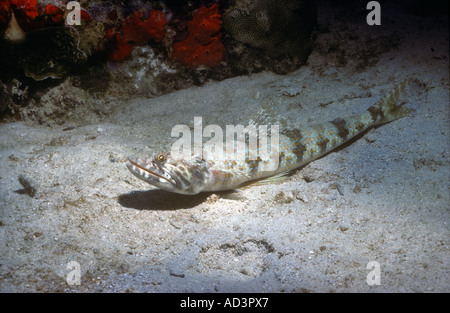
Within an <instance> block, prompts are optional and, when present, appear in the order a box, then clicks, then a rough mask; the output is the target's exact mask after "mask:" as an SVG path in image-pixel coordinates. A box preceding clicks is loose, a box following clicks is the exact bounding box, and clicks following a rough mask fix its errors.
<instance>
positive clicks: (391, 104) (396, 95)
mask: <svg viewBox="0 0 450 313" xmlns="http://www.w3.org/2000/svg"><path fill="white" fill-rule="evenodd" d="M407 85H408V80H405V81H404V82H403V83H401V84H399V85H398V86H397V87H395V88H394V89H393V90H392V91H391V92H390V93H388V94H387V95H385V96H384V97H383V98H382V99H381V100H379V101H378V102H377V103H375V104H374V105H372V106H371V107H369V108H368V109H367V112H369V113H370V116H371V118H372V123H373V125H380V124H385V123H389V122H392V121H394V120H396V119H398V118H401V117H404V116H406V115H408V114H410V113H411V112H413V111H414V110H413V109H410V108H406V107H404V106H403V105H404V104H405V101H402V100H403V98H404V94H405V89H406V87H407Z"/></svg>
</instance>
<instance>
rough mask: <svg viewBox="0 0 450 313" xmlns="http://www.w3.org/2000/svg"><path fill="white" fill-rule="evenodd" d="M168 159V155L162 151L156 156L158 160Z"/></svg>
mask: <svg viewBox="0 0 450 313" xmlns="http://www.w3.org/2000/svg"><path fill="white" fill-rule="evenodd" d="M165 160H166V155H165V154H164V153H162V152H160V153H158V155H157V156H156V161H158V162H164V161H165Z"/></svg>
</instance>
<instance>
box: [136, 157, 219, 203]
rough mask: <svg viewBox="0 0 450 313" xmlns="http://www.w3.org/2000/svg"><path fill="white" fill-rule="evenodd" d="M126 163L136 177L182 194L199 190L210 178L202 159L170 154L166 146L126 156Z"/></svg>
mask: <svg viewBox="0 0 450 313" xmlns="http://www.w3.org/2000/svg"><path fill="white" fill-rule="evenodd" d="M127 167H128V169H129V170H130V171H131V173H133V174H134V175H135V176H136V177H137V178H139V179H142V180H144V181H146V182H147V183H149V184H151V185H153V186H155V187H158V188H160V189H163V190H166V191H170V192H175V193H179V194H185V195H194V194H197V193H199V192H201V191H202V190H203V189H204V188H205V186H206V185H207V184H208V181H209V178H210V175H209V171H208V169H207V168H206V163H205V161H204V160H203V159H201V158H199V157H194V156H193V157H191V158H189V159H179V158H174V157H173V156H172V155H171V153H170V152H169V151H167V150H166V151H164V150H158V151H155V152H152V153H148V154H140V155H138V156H132V157H129V158H128V162H127Z"/></svg>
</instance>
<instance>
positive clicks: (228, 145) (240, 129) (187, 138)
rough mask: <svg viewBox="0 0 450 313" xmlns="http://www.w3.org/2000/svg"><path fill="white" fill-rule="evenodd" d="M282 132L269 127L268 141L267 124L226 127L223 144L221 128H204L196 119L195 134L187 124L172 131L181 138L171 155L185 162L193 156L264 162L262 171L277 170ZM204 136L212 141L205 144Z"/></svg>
mask: <svg viewBox="0 0 450 313" xmlns="http://www.w3.org/2000/svg"><path fill="white" fill-rule="evenodd" d="M279 130H280V128H279V125H270V141H269V129H268V125H248V126H246V127H244V126H243V125H226V128H225V141H224V131H223V129H222V128H221V127H220V126H218V125H207V126H206V127H205V128H203V121H202V118H201V117H197V116H196V117H194V134H193V135H192V133H191V129H190V128H189V126H187V125H176V126H174V127H173V128H172V132H171V136H172V137H180V134H181V137H180V138H179V139H178V140H176V141H175V142H174V143H173V145H172V149H171V155H172V157H173V158H175V159H183V160H189V159H190V158H192V156H193V155H195V156H199V157H204V156H208V158H209V159H215V160H221V159H224V158H226V159H229V160H236V161H245V160H261V161H263V162H261V163H260V166H259V170H261V171H274V170H276V169H277V168H278V165H279V150H280V147H279V146H280V134H279ZM204 137H206V138H211V139H209V140H208V141H207V142H206V143H205V144H203V138H204ZM246 138H248V142H247V140H246ZM224 142H225V146H224Z"/></svg>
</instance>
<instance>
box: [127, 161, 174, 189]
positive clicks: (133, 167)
mask: <svg viewBox="0 0 450 313" xmlns="http://www.w3.org/2000/svg"><path fill="white" fill-rule="evenodd" d="M127 167H128V169H129V170H130V171H131V172H132V173H133V174H135V175H136V174H137V175H138V177H139V178H141V179H142V178H144V180H146V181H148V178H157V179H156V180H155V181H154V182H155V183H156V182H160V183H163V182H162V181H161V180H165V181H166V182H168V183H170V184H171V185H174V186H176V185H177V184H176V182H175V181H172V179H168V178H167V177H164V176H162V175H159V174H157V173H155V172H152V171H150V170H149V169H147V168H145V167H143V166H142V165H139V164H138V163H137V162H136V161H133V160H130V159H129V160H128V163H127ZM140 171H142V172H144V173H146V174H147V175H149V177H148V178H147V179H145V178H146V177H145V176H144V175H143V174H142V173H141V172H140Z"/></svg>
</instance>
